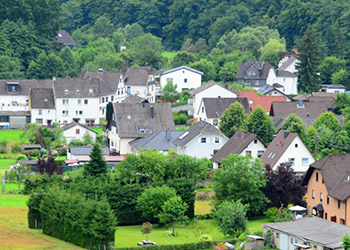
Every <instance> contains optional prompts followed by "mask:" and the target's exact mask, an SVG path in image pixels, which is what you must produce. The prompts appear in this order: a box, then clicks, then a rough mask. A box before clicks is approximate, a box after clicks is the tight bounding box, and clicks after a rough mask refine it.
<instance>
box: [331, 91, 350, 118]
mask: <svg viewBox="0 0 350 250" xmlns="http://www.w3.org/2000/svg"><path fill="white" fill-rule="evenodd" d="M334 106H335V107H336V108H337V110H338V113H342V114H343V115H347V112H346V110H345V109H346V108H350V95H348V94H346V93H340V94H337V97H336V98H335V100H334Z"/></svg>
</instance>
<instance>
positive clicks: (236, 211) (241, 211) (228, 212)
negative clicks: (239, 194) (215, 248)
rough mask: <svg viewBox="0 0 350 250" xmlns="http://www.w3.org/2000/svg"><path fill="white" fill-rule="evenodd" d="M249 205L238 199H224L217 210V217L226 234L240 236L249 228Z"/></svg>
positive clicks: (222, 230) (221, 228)
mask: <svg viewBox="0 0 350 250" xmlns="http://www.w3.org/2000/svg"><path fill="white" fill-rule="evenodd" d="M248 207H249V205H243V204H242V203H241V202H240V200H238V201H224V202H223V203H221V204H220V205H219V206H218V208H217V209H216V210H215V212H214V213H215V218H216V220H217V221H218V223H219V227H220V231H221V232H222V233H223V234H224V235H229V236H230V237H234V238H238V237H239V236H240V235H241V234H242V233H243V232H245V231H246V229H247V223H248V220H247V210H248Z"/></svg>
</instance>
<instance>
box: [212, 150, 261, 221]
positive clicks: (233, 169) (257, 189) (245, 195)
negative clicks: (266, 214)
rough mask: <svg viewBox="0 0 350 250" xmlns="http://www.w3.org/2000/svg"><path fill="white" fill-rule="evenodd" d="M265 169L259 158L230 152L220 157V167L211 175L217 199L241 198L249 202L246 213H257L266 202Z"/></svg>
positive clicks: (245, 202)
mask: <svg viewBox="0 0 350 250" xmlns="http://www.w3.org/2000/svg"><path fill="white" fill-rule="evenodd" d="M264 174H265V169H264V167H263V166H262V164H261V162H260V160H259V159H255V160H253V159H252V158H251V157H245V156H240V155H234V154H230V155H229V156H228V157H227V158H224V159H222V164H221V169H219V170H218V171H217V172H216V173H215V174H214V176H213V180H214V191H215V197H216V199H217V201H218V202H219V203H220V202H223V201H226V200H228V201H230V200H241V202H242V203H243V204H249V210H248V214H250V215H252V214H255V215H256V214H259V213H260V212H261V211H262V209H263V207H264V205H265V202H266V197H265V195H264V193H263V192H262V191H261V188H263V187H265V185H266V179H265V175H264Z"/></svg>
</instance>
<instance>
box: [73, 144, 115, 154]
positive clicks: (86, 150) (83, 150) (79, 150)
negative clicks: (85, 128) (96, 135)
mask: <svg viewBox="0 0 350 250" xmlns="http://www.w3.org/2000/svg"><path fill="white" fill-rule="evenodd" d="M91 150H92V146H72V147H70V148H69V152H70V153H71V154H72V155H90V153H91ZM101 151H102V154H103V155H109V150H108V147H101Z"/></svg>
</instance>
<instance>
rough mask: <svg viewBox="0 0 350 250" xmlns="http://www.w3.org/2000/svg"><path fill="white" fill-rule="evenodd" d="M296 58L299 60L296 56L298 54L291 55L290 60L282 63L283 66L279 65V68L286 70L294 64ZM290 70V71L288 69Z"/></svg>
mask: <svg viewBox="0 0 350 250" xmlns="http://www.w3.org/2000/svg"><path fill="white" fill-rule="evenodd" d="M296 60H298V59H297V58H296V56H294V55H291V56H290V57H289V58H288V60H287V61H286V62H285V63H283V64H282V65H281V67H279V68H278V70H283V71H285V70H286V69H287V68H288V67H289V66H290V65H291V64H293V63H294V62H295V61H296ZM287 72H288V71H287Z"/></svg>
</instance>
